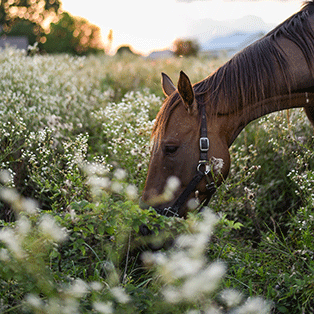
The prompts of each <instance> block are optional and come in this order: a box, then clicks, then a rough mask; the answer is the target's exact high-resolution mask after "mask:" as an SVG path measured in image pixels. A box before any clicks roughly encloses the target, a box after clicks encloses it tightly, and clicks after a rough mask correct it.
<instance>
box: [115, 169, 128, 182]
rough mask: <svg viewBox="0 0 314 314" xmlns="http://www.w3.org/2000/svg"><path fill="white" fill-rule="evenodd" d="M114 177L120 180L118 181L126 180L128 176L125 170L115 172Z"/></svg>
mask: <svg viewBox="0 0 314 314" xmlns="http://www.w3.org/2000/svg"><path fill="white" fill-rule="evenodd" d="M114 176H115V177H116V178H117V179H118V180H120V181H121V180H123V179H125V178H126V176H127V173H126V171H125V170H123V169H117V170H116V171H115V172H114Z"/></svg>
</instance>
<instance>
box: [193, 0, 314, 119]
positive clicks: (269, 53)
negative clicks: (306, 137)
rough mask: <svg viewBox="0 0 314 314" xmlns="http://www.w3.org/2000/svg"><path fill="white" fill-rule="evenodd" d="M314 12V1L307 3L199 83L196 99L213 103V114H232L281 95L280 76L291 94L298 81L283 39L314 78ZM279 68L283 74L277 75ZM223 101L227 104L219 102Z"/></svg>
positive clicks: (211, 104) (196, 87) (196, 85)
mask: <svg viewBox="0 0 314 314" xmlns="http://www.w3.org/2000/svg"><path fill="white" fill-rule="evenodd" d="M313 13H314V1H308V2H306V3H305V4H304V6H303V8H302V9H301V10H300V11H299V12H297V13H296V14H294V15H292V16H291V17H290V18H288V19H287V20H286V21H284V22H283V23H282V24H280V25H279V26H277V27H276V28H275V29H273V30H272V31H270V32H269V33H268V34H266V35H265V36H264V37H262V38H261V39H259V40H257V41H256V42H255V43H253V44H251V45H250V46H248V47H246V48H244V49H243V50H242V51H240V52H239V53H237V54H236V55H235V56H234V57H233V58H231V59H230V60H229V61H228V62H227V63H225V64H224V65H223V66H221V67H220V68H219V69H218V70H217V71H216V72H214V73H213V74H212V75H211V76H209V77H207V78H206V79H204V80H203V81H201V82H199V83H197V84H195V85H194V90H195V94H196V97H198V96H200V95H203V99H204V100H203V101H204V102H205V103H207V104H208V103H209V104H210V106H211V109H212V113H213V114H228V113H231V112H237V111H238V110H241V109H242V108H243V105H245V104H254V103H257V102H259V101H261V100H264V99H266V98H270V97H273V96H277V95H280V94H281V93H282V90H281V88H282V86H279V84H278V81H277V78H278V77H279V76H281V77H282V78H283V79H284V81H285V84H286V89H287V90H288V92H289V93H290V92H291V88H292V86H293V85H294V83H295V82H294V77H293V76H292V75H291V73H290V72H289V67H288V64H287V58H286V55H285V51H284V50H283V49H282V48H281V47H280V46H279V45H278V43H277V38H278V37H279V36H281V37H285V38H287V39H288V40H290V41H292V42H293V43H294V44H296V46H297V47H298V48H299V49H300V50H301V52H302V53H303V55H304V57H305V60H306V62H307V64H308V67H309V69H310V71H311V74H312V76H314V64H313V61H312V60H313V56H314V32H313V30H312V27H311V25H310V23H309V20H308V16H309V15H311V14H313ZM276 68H278V70H279V71H280V72H279V73H278V74H277V75H274V71H275V69H276ZM220 98H221V99H223V101H219V100H220ZM218 104H219V106H218Z"/></svg>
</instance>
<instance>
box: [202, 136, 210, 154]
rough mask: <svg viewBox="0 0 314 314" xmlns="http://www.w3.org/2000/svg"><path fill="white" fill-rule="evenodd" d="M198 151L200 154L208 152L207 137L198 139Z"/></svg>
mask: <svg viewBox="0 0 314 314" xmlns="http://www.w3.org/2000/svg"><path fill="white" fill-rule="evenodd" d="M200 150H201V152H208V150H209V139H208V137H201V138H200Z"/></svg>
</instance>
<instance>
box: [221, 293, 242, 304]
mask: <svg viewBox="0 0 314 314" xmlns="http://www.w3.org/2000/svg"><path fill="white" fill-rule="evenodd" d="M220 298H221V299H222V301H223V302H224V303H225V304H226V305H227V307H228V308H232V307H235V306H237V305H238V304H240V302H241V301H242V294H241V293H240V292H238V291H237V290H234V289H225V290H223V291H222V292H221V294H220Z"/></svg>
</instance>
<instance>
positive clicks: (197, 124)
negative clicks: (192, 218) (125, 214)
mask: <svg viewBox="0 0 314 314" xmlns="http://www.w3.org/2000/svg"><path fill="white" fill-rule="evenodd" d="M162 89H163V92H164V94H165V96H166V97H167V98H166V99H165V101H164V103H163V105H162V107H161V109H160V111H159V113H158V115H157V117H156V122H155V125H154V129H153V132H152V138H151V157H150V163H149V168H148V174H147V179H146V183H145V188H144V191H143V194H142V202H141V205H142V206H141V207H144V208H145V207H147V205H148V206H152V207H154V208H155V209H156V211H157V212H159V213H163V210H164V209H166V208H167V209H171V208H172V207H173V206H174V204H176V206H177V203H178V198H181V202H179V203H180V206H179V207H178V206H177V208H176V210H175V213H174V212H173V211H171V210H170V213H171V214H173V215H175V216H179V217H185V216H186V214H187V212H188V210H189V208H191V207H194V208H195V204H197V203H199V204H201V203H202V202H203V201H205V200H206V199H208V198H210V196H211V194H213V193H212V192H213V190H214V189H213V185H215V186H217V185H220V184H221V182H222V180H223V179H224V178H226V177H227V175H228V172H229V168H230V156H229V150H228V134H227V133H228V132H227V130H226V128H225V127H223V126H225V125H226V123H221V120H223V119H224V117H218V116H217V115H213V114H211V113H210V112H208V109H209V108H208V106H206V103H205V102H204V97H203V96H204V95H198V94H197V93H196V92H195V90H194V88H193V86H192V84H191V82H190V80H189V78H188V76H187V75H186V74H185V73H184V72H182V71H181V73H180V78H179V81H178V86H177V88H176V87H175V86H174V84H173V82H172V81H171V79H170V78H169V77H168V76H167V75H166V74H164V73H163V74H162ZM191 182H194V183H195V184H194V185H193V184H192V183H191ZM183 194H185V196H184V197H182V195H183ZM176 202H177V203H176ZM143 204H144V206H143Z"/></svg>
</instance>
